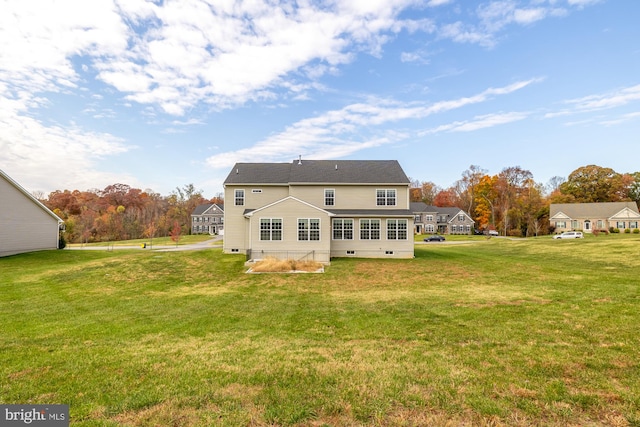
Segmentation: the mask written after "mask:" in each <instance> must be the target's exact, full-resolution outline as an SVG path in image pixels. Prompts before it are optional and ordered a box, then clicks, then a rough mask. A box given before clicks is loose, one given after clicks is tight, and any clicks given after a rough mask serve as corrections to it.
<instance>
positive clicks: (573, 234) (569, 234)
mask: <svg viewBox="0 0 640 427" xmlns="http://www.w3.org/2000/svg"><path fill="white" fill-rule="evenodd" d="M583 237H584V236H583V234H582V232H581V231H565V232H564V233H562V234H556V235H555V236H553V238H554V239H582V238H583Z"/></svg>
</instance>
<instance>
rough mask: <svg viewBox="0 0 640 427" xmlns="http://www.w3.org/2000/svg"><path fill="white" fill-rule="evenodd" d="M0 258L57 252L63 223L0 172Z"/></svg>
mask: <svg viewBox="0 0 640 427" xmlns="http://www.w3.org/2000/svg"><path fill="white" fill-rule="evenodd" d="M0 206H2V209H0V257H2V256H7V255H15V254H19V253H23V252H33V251H41V250H46V249H57V248H58V245H59V242H60V232H61V229H62V228H63V221H62V219H60V218H59V217H58V216H57V215H56V214H54V213H53V212H51V210H49V209H48V208H47V207H46V206H45V205H43V204H42V203H41V202H40V201H39V200H38V199H36V198H35V197H33V196H32V195H31V193H29V192H28V191H27V190H25V189H24V188H23V187H22V186H20V184H18V183H17V182H16V181H14V180H13V179H12V178H11V177H9V175H7V174H6V173H4V172H3V171H2V170H0Z"/></svg>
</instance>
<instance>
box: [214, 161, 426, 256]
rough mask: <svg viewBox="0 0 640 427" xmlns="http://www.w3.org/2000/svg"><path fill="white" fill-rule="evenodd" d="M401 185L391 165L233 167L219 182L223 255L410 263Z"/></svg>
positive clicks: (409, 218)
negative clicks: (222, 202) (222, 201)
mask: <svg viewBox="0 0 640 427" xmlns="http://www.w3.org/2000/svg"><path fill="white" fill-rule="evenodd" d="M409 185H410V182H409V179H408V178H407V176H406V174H405V173H404V171H403V170H402V168H401V167H400V164H399V163H398V162H397V161H395V160H379V161H376V160H371V161H358V160H353V161H351V160H302V159H299V160H295V161H293V162H292V163H237V164H236V165H235V166H234V167H233V169H232V170H231V172H230V173H229V176H227V179H226V180H225V181H224V188H225V202H226V203H225V210H224V218H225V219H224V223H225V239H224V245H223V249H224V252H225V253H244V254H247V258H248V259H262V258H265V257H267V256H273V257H276V258H294V259H314V260H316V261H320V262H328V261H329V260H330V259H331V258H332V257H345V256H355V257H370V258H373V257H389V258H412V257H413V255H414V254H413V246H414V243H413V233H412V232H411V230H413V214H412V213H411V210H410V209H409Z"/></svg>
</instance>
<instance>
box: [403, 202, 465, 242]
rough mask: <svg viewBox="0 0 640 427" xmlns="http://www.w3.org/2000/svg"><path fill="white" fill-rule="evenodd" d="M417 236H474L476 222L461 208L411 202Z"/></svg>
mask: <svg viewBox="0 0 640 427" xmlns="http://www.w3.org/2000/svg"><path fill="white" fill-rule="evenodd" d="M411 212H412V213H413V215H414V219H413V221H414V224H415V228H414V232H415V233H416V234H428V233H439V234H472V233H473V230H474V224H475V221H474V220H473V219H471V217H470V216H469V215H468V214H467V213H466V212H465V211H463V210H462V209H460V208H441V207H438V206H430V205H427V204H425V203H422V202H411Z"/></svg>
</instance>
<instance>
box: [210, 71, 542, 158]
mask: <svg viewBox="0 0 640 427" xmlns="http://www.w3.org/2000/svg"><path fill="white" fill-rule="evenodd" d="M538 81H539V79H531V80H526V81H519V82H515V83H513V84H510V85H508V86H504V87H499V88H489V89H486V90H484V91H482V92H480V93H478V94H476V95H473V96H469V97H464V98H459V99H454V100H449V101H440V102H436V103H433V104H422V103H409V104H405V103H400V102H397V101H393V100H385V99H377V98H376V99H371V100H369V101H368V102H363V103H357V104H350V105H347V106H346V107H344V108H342V109H340V110H332V111H328V112H326V113H324V114H321V115H319V116H316V117H312V118H308V119H304V120H300V121H298V122H297V123H294V124H293V125H291V126H289V127H288V128H286V129H285V130H284V131H283V132H281V133H278V134H275V135H273V136H271V137H269V138H267V139H266V140H263V141H261V142H259V143H257V144H256V145H254V146H252V147H248V148H243V149H240V150H236V151H231V152H226V153H221V154H218V155H215V156H212V157H209V158H208V159H207V164H209V165H210V166H211V167H214V168H229V167H231V166H233V165H234V164H235V163H236V162H269V161H274V162H275V161H282V160H283V159H284V160H290V158H291V156H292V155H294V154H301V155H303V156H305V157H313V158H316V159H328V158H339V157H344V156H347V155H349V154H353V153H355V152H357V151H360V150H363V149H366V148H371V147H376V146H380V145H385V144H390V143H394V142H398V141H401V140H403V139H406V138H408V137H409V134H407V133H406V132H402V131H390V130H386V129H381V127H382V126H384V125H387V124H390V123H394V124H395V123H398V122H401V121H404V120H416V119H421V118H424V117H427V116H431V115H433V114H437V113H442V112H446V111H451V110H454V109H458V108H462V107H464V106H467V105H473V104H478V103H481V102H485V101H488V100H490V99H493V98H494V97H495V96H498V95H507V94H510V93H512V92H515V91H518V90H520V89H523V88H525V87H527V86H529V85H531V84H533V83H536V82H538ZM522 114H525V113H509V114H503V115H502V116H499V115H494V116H485V117H483V118H478V119H477V120H476V121H475V122H474V123H468V124H466V126H467V128H468V130H471V127H472V126H477V128H481V127H482V126H485V127H487V126H490V125H491V124H490V123H493V125H496V124H500V123H507V122H508V121H515V120H519V119H521V118H524V117H521V118H520V116H518V115H522ZM501 120H502V122H501ZM463 125H465V124H460V126H461V127H462V128H461V129H460V130H464V126H463Z"/></svg>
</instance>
